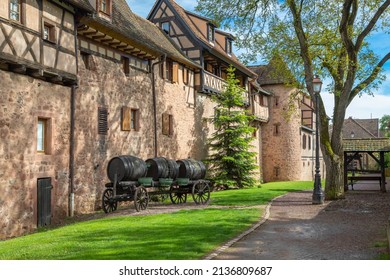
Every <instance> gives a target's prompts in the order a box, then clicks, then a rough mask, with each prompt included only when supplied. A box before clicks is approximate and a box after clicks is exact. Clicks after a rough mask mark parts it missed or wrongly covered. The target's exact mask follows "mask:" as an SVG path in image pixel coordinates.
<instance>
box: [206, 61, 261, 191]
mask: <svg viewBox="0 0 390 280" xmlns="http://www.w3.org/2000/svg"><path fill="white" fill-rule="evenodd" d="M234 71H235V69H234V68H233V67H232V66H230V67H229V69H228V75H227V86H226V88H225V89H224V91H223V92H221V93H220V94H218V95H215V96H213V100H214V101H215V102H216V107H215V114H214V118H213V120H212V122H213V123H214V127H215V132H214V133H213V134H212V136H211V137H210V139H209V148H210V150H211V151H210V156H209V158H208V160H207V162H208V163H209V165H210V166H209V172H210V174H211V176H212V177H213V180H214V182H215V183H216V184H217V185H223V186H226V187H231V186H237V187H238V188H244V187H253V186H254V184H255V183H256V181H255V179H254V178H253V176H252V175H253V174H252V173H253V171H254V170H255V169H256V164H255V163H256V161H255V155H256V153H254V152H251V151H250V148H251V145H250V143H251V142H252V141H253V137H252V135H253V131H254V128H253V127H251V126H250V122H251V121H252V120H253V117H252V116H250V115H248V114H247V112H246V111H245V110H243V109H242V107H243V106H244V94H243V93H244V89H243V88H241V87H240V86H239V81H238V80H237V79H236V78H235V74H234Z"/></svg>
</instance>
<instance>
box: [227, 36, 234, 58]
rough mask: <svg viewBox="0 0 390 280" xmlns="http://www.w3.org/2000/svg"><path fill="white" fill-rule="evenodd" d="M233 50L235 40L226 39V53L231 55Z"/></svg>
mask: <svg viewBox="0 0 390 280" xmlns="http://www.w3.org/2000/svg"><path fill="white" fill-rule="evenodd" d="M232 48H233V40H232V39H231V38H226V53H227V54H229V55H231V54H232Z"/></svg>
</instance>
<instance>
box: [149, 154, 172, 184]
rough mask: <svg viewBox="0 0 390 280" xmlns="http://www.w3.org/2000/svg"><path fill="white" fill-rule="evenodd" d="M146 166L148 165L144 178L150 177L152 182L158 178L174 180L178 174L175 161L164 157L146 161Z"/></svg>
mask: <svg viewBox="0 0 390 280" xmlns="http://www.w3.org/2000/svg"><path fill="white" fill-rule="evenodd" d="M146 164H147V165H148V172H147V175H146V177H152V178H153V180H154V181H157V180H158V179H160V178H171V179H176V178H177V175H178V173H179V166H178V164H177V163H176V161H174V160H171V159H166V158H164V157H156V158H150V159H147V160H146Z"/></svg>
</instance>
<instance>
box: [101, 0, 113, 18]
mask: <svg viewBox="0 0 390 280" xmlns="http://www.w3.org/2000/svg"><path fill="white" fill-rule="evenodd" d="M111 1H112V0H99V9H100V11H101V12H103V13H105V14H107V15H111Z"/></svg>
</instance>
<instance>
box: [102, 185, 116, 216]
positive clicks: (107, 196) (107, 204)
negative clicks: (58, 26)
mask: <svg viewBox="0 0 390 280" xmlns="http://www.w3.org/2000/svg"><path fill="white" fill-rule="evenodd" d="M117 206H118V202H117V201H115V200H114V191H113V190H112V189H105V190H104V192H103V198H102V207H103V211H104V213H109V212H113V211H115V210H116V207H117Z"/></svg>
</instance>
